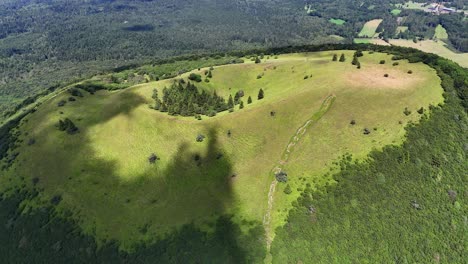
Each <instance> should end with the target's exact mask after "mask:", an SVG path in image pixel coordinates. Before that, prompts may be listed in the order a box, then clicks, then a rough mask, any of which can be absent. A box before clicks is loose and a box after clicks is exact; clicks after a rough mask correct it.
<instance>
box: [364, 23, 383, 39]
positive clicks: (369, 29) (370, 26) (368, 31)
mask: <svg viewBox="0 0 468 264" xmlns="http://www.w3.org/2000/svg"><path fill="white" fill-rule="evenodd" d="M382 21H383V20H382V19H373V20H370V21H367V22H366V23H365V24H364V26H363V27H362V29H361V32H359V34H358V36H359V37H367V38H372V37H374V35H375V34H376V31H377V28H378V27H379V25H380V23H382Z"/></svg>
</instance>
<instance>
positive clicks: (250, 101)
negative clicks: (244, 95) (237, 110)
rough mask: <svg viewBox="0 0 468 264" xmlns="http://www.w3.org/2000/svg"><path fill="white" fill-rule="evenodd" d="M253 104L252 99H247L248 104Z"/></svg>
mask: <svg viewBox="0 0 468 264" xmlns="http://www.w3.org/2000/svg"><path fill="white" fill-rule="evenodd" d="M251 103H252V97H251V96H249V98H248V99H247V104H251Z"/></svg>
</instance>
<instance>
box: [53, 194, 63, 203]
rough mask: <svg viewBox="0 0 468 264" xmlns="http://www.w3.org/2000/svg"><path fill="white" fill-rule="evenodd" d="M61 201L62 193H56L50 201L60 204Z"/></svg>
mask: <svg viewBox="0 0 468 264" xmlns="http://www.w3.org/2000/svg"><path fill="white" fill-rule="evenodd" d="M60 201H62V196H61V195H55V196H54V197H52V198H51V199H50V203H52V204H53V205H58V204H59V203H60Z"/></svg>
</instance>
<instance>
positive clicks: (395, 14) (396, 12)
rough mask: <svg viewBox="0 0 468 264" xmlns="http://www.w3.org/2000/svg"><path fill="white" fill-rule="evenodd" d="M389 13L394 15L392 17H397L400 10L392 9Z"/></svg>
mask: <svg viewBox="0 0 468 264" xmlns="http://www.w3.org/2000/svg"><path fill="white" fill-rule="evenodd" d="M390 13H392V15H394V16H398V15H399V14H400V13H401V10H400V9H393V10H392V11H390Z"/></svg>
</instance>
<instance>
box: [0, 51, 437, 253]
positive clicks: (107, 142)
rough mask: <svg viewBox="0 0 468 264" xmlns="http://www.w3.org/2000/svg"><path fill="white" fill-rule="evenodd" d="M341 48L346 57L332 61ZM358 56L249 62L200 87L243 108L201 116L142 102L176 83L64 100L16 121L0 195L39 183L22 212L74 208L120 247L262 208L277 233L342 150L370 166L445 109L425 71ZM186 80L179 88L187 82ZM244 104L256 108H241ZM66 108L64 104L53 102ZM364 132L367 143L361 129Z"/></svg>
mask: <svg viewBox="0 0 468 264" xmlns="http://www.w3.org/2000/svg"><path fill="white" fill-rule="evenodd" d="M341 53H343V54H345V55H346V61H345V62H338V61H336V62H333V61H332V60H331V59H332V55H333V54H338V55H340V54H341ZM352 55H353V51H333V52H332V51H330V52H317V53H301V54H287V55H279V56H278V57H273V56H272V57H267V56H265V58H264V59H263V61H262V62H261V63H258V64H256V63H254V62H253V61H250V60H249V58H246V61H247V62H246V63H244V64H239V65H226V66H219V67H215V68H214V70H213V71H212V75H213V77H212V78H211V80H210V82H209V83H206V82H201V83H197V84H196V85H197V86H198V87H199V88H200V89H205V90H207V91H214V90H216V92H217V93H218V95H221V96H224V97H225V98H227V97H228V96H229V95H234V94H235V93H236V92H237V91H238V90H243V91H244V93H245V96H244V97H243V98H242V100H244V103H245V108H244V109H242V110H240V109H239V108H238V106H236V108H235V111H234V112H233V113H228V112H227V111H226V112H223V113H220V114H218V115H217V116H215V117H206V116H204V117H203V118H202V120H201V121H199V120H196V119H194V118H193V117H178V116H169V115H168V114H167V113H161V112H158V111H156V110H154V109H151V108H150V107H149V106H150V105H153V104H154V102H153V100H152V98H151V95H152V93H153V89H155V88H156V89H159V91H160V92H161V91H162V89H163V87H165V86H169V85H170V83H171V82H173V81H174V80H172V79H168V80H163V81H158V82H149V83H146V84H142V85H137V86H134V87H131V88H128V89H126V90H119V91H112V92H109V91H98V92H96V93H95V94H94V95H91V94H88V93H87V92H85V91H82V93H83V95H84V96H83V97H76V101H73V102H70V101H67V100H68V98H69V97H70V94H68V93H67V92H65V93H61V94H59V95H57V96H56V97H54V98H52V99H50V100H48V101H46V102H43V104H42V105H41V106H40V107H39V108H38V109H37V111H35V112H34V113H33V114H31V115H30V116H28V117H27V118H26V119H24V120H23V122H22V124H21V126H20V127H19V128H18V131H19V132H20V133H21V136H20V140H21V141H22V142H23V143H22V144H21V146H20V147H19V148H18V149H16V150H15V151H16V152H18V153H19V155H18V157H17V158H16V161H15V162H14V163H13V164H12V166H11V167H10V168H8V169H7V170H6V171H3V172H2V173H3V174H4V177H2V178H1V179H0V181H1V182H2V185H1V186H3V187H2V188H3V191H6V192H8V190H9V189H10V187H11V186H14V185H17V186H21V185H24V182H25V183H26V186H24V187H25V188H30V187H32V185H35V187H36V188H38V189H39V190H41V191H40V193H39V199H34V200H31V201H30V202H29V203H28V204H27V205H28V206H31V207H32V208H34V207H35V206H36V204H37V203H40V202H39V201H51V203H53V204H58V209H59V211H63V212H66V211H68V210H71V212H72V213H73V214H72V216H71V217H72V218H73V219H76V220H79V223H80V225H81V226H82V227H83V228H84V230H85V232H86V233H88V234H91V235H94V236H95V237H96V238H97V239H98V240H99V241H105V240H110V239H115V240H117V241H118V242H120V243H121V247H122V248H127V249H128V248H131V247H134V246H135V245H136V244H137V243H139V242H141V241H153V240H154V239H155V238H157V237H165V236H166V235H167V234H169V232H171V231H172V229H173V228H177V227H180V226H182V225H185V224H189V223H194V224H195V225H196V226H197V227H200V228H202V229H203V230H207V231H209V230H212V229H213V228H214V222H215V220H216V219H217V217H218V216H220V215H226V214H229V215H233V216H234V217H233V221H234V222H235V223H237V224H240V225H241V228H242V231H243V232H247V231H248V230H250V229H252V228H257V227H258V226H260V225H261V224H262V221H264V217H265V215H266V214H267V213H270V215H271V221H269V223H268V225H267V231H269V230H273V229H272V228H275V227H277V226H280V225H282V224H283V223H284V220H285V218H286V217H287V210H288V208H289V207H290V205H291V202H292V201H294V200H296V199H297V197H299V195H300V192H301V190H303V189H304V188H306V186H314V188H319V187H321V186H324V185H327V184H329V183H330V182H331V181H332V178H331V177H330V176H323V175H324V173H325V172H327V171H329V170H333V171H337V170H338V167H337V166H336V164H334V161H337V160H339V159H340V157H341V156H342V155H343V154H345V153H350V154H352V155H353V156H354V157H356V158H364V157H365V156H366V155H367V154H368V153H369V152H370V151H371V150H373V149H380V148H382V147H383V146H385V145H389V144H400V143H401V142H402V139H403V135H404V126H405V125H406V124H408V123H409V122H414V121H417V120H419V118H420V115H419V114H418V113H417V112H416V110H418V109H419V108H421V107H424V108H425V109H427V108H428V106H429V105H430V104H432V105H437V104H438V103H440V102H441V101H442V96H441V93H442V89H441V87H440V80H439V78H438V77H437V75H436V74H435V72H434V70H432V69H431V68H429V67H427V66H425V65H424V64H421V63H414V64H409V63H408V62H407V61H404V60H401V61H398V63H399V65H396V66H392V62H393V61H391V56H390V55H386V54H383V53H373V54H370V53H368V52H364V56H363V57H360V58H359V61H360V63H361V66H362V68H361V69H357V68H356V67H355V66H353V65H351V58H352ZM381 60H386V63H385V64H380V63H379V62H380V61H381ZM205 70H208V68H201V69H200V70H195V71H193V72H194V73H199V74H201V75H203V74H204V71H205ZM409 70H412V72H413V73H412V74H408V73H407V72H408V71H409ZM384 74H388V75H389V76H388V77H384ZM188 75H189V73H186V74H183V75H182V76H180V77H177V78H176V79H180V78H184V79H185V80H186V81H188V80H187V77H188ZM259 88H262V89H263V90H264V91H265V98H264V99H262V100H257V93H258V90H259ZM248 96H252V98H253V103H252V104H247V103H246V97H248ZM330 96H332V97H334V98H335V99H334V101H333V103H332V104H331V106H330V107H329V109H327V111H326V113H324V114H323V115H320V118H319V119H316V120H315V123H313V124H312V125H311V126H310V127H309V128H308V129H307V131H306V133H304V134H303V136H302V137H301V139H300V140H299V141H297V142H296V143H297V144H296V145H295V146H294V150H293V151H291V153H290V155H289V158H288V161H287V162H285V163H282V164H281V166H282V167H283V169H284V171H286V172H287V173H288V176H289V180H288V182H287V185H289V186H290V188H291V193H290V194H285V193H284V188H285V186H286V184H284V183H280V184H278V186H277V188H276V192H273V193H270V196H271V197H272V202H271V207H269V202H268V200H269V199H268V196H269V191H270V185H271V183H272V181H273V180H274V175H273V172H272V170H273V169H274V168H275V167H277V166H278V164H279V162H281V159H282V155H283V153H284V151H285V150H286V149H287V148H288V144H289V142H290V140H291V138H292V137H293V136H294V135H295V134H296V131H297V130H298V129H299V128H300V127H302V126H304V124H305V123H306V122H307V120H309V119H310V118H311V117H313V116H314V114H315V113H317V112H318V111H319V109H320V107H321V105H322V103H323V102H324V100H325V99H326V98H329V97H330ZM62 100H65V101H67V102H66V104H65V106H63V107H59V106H58V103H59V102H60V101H62ZM405 108H408V109H409V110H410V111H411V114H409V115H408V116H407V115H405V114H404V113H403V112H404V109H405ZM272 112H274V113H275V114H274V115H272ZM64 118H70V119H71V120H72V121H73V122H74V123H75V124H76V126H77V127H78V129H79V133H76V134H74V135H69V134H67V133H65V132H63V131H59V130H58V129H57V127H56V124H57V122H58V121H59V119H64ZM351 120H355V122H356V124H355V125H351V124H350V122H351ZM365 128H367V129H368V130H370V134H369V135H364V134H363V130H364V129H365ZM228 131H230V133H229V135H228ZM199 134H203V135H205V136H206V139H205V140H204V141H203V142H197V141H196V137H197V135H199ZM152 153H155V154H156V155H157V156H158V157H159V158H160V160H158V161H156V163H155V164H151V163H149V162H148V157H149V156H150V154H152ZM22 179H24V181H23V180H22ZM28 186H29V187H28ZM269 208H270V209H269ZM269 210H271V211H270V212H269ZM268 235H269V237H270V238H271V237H273V234H272V233H269V234H268Z"/></svg>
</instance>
